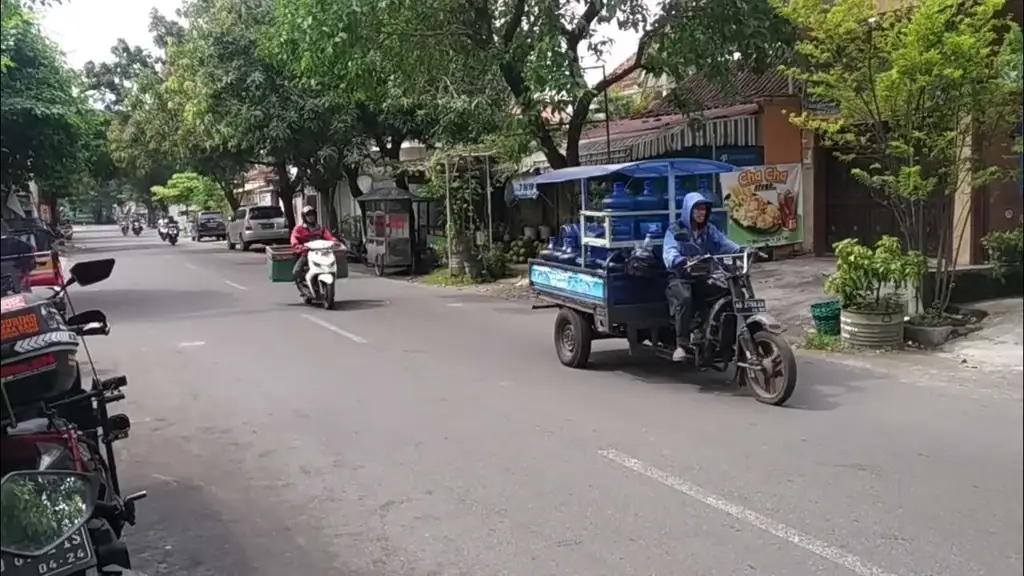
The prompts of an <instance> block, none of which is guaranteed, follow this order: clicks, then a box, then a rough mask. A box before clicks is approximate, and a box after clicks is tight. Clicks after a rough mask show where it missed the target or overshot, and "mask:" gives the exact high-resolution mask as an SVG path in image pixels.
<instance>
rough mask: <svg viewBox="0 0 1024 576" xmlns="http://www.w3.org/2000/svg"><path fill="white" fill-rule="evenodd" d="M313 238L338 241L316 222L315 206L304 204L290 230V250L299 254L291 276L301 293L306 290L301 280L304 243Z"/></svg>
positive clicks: (303, 266)
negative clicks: (297, 222)
mask: <svg viewBox="0 0 1024 576" xmlns="http://www.w3.org/2000/svg"><path fill="white" fill-rule="evenodd" d="M314 240H328V241H331V242H337V241H338V240H337V239H336V238H335V237H334V235H333V234H331V231H330V230H328V229H326V228H324V227H323V226H321V225H320V224H319V223H318V222H317V217H316V208H313V207H312V206H306V207H305V208H303V209H302V221H301V222H299V224H298V225H297V226H295V229H294V230H292V236H291V245H292V250H293V251H294V252H295V253H296V254H298V255H299V258H298V259H297V260H296V261H295V267H294V268H292V276H294V278H295V283H296V284H297V285H298V286H299V290H302V293H303V294H305V293H307V291H308V288H307V287H306V283H305V282H304V281H303V279H304V278H305V275H306V266H308V254H307V252H308V250H307V249H306V243H307V242H312V241H314Z"/></svg>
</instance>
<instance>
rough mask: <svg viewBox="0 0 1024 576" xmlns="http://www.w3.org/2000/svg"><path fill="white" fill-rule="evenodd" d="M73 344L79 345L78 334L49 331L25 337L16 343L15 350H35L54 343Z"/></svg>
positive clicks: (19, 351)
mask: <svg viewBox="0 0 1024 576" xmlns="http://www.w3.org/2000/svg"><path fill="white" fill-rule="evenodd" d="M61 344H64V345H68V344H73V345H75V346H78V336H76V335H75V334H72V333H71V332H47V333H46V334H40V335H38V336H33V337H31V338H25V339H24V340H19V341H17V342H15V343H14V351H15V352H16V353H18V354H24V353H26V352H34V351H36V350H42V349H44V348H50V347H52V346H54V345H61Z"/></svg>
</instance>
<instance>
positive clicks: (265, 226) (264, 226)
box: [260, 224, 274, 230]
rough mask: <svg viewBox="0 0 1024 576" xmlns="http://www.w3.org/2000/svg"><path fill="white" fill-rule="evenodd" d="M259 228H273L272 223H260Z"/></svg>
mask: <svg viewBox="0 0 1024 576" xmlns="http://www.w3.org/2000/svg"><path fill="white" fill-rule="evenodd" d="M260 228H262V229H264V230H273V229H274V225H273V224H260Z"/></svg>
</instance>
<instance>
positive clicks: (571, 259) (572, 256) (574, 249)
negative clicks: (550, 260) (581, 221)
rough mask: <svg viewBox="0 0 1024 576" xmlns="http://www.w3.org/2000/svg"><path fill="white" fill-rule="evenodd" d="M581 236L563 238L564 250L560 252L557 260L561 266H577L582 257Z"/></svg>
mask: <svg viewBox="0 0 1024 576" xmlns="http://www.w3.org/2000/svg"><path fill="white" fill-rule="evenodd" d="M578 247H579V236H563V237H562V249H561V250H560V251H559V252H558V255H557V256H556V257H555V260H556V261H557V262H559V263H561V264H570V265H571V264H575V263H576V259H577V258H579V257H580V251H579V249H578Z"/></svg>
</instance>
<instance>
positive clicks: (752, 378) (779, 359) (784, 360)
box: [743, 330, 797, 406]
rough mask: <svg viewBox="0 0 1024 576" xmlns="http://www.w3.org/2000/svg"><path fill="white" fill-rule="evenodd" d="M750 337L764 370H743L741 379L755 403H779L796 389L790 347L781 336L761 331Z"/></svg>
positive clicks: (784, 401) (783, 401)
mask: <svg viewBox="0 0 1024 576" xmlns="http://www.w3.org/2000/svg"><path fill="white" fill-rule="evenodd" d="M752 340H753V341H754V346H756V347H757V352H758V355H759V356H760V357H761V358H762V363H763V364H764V365H765V369H764V370H763V371H762V370H756V369H753V368H746V369H743V379H744V381H745V383H746V384H747V386H749V387H750V390H751V391H752V392H753V393H754V399H756V400H757V401H758V402H761V403H764V404H770V405H772V406H782V405H783V404H785V403H786V402H787V401H788V400H789V398H790V396H792V395H793V392H794V391H795V390H796V378H797V368H796V355H795V354H794V353H793V347H792V346H790V344H789V342H787V341H786V339H785V338H783V337H782V336H781V335H779V334H773V333H771V332H766V331H763V330H762V331H760V332H756V333H754V334H753V335H752Z"/></svg>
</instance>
